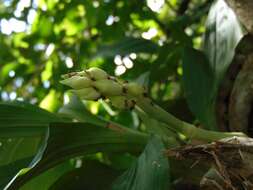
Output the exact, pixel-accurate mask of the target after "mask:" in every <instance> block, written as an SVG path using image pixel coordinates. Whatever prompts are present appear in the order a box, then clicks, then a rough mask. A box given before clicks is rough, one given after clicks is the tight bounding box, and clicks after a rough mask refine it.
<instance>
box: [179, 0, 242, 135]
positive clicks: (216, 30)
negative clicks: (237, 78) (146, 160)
mask: <svg viewBox="0 0 253 190" xmlns="http://www.w3.org/2000/svg"><path fill="white" fill-rule="evenodd" d="M242 35H243V34H242V29H241V26H240V23H239V21H238V20H237V18H236V15H235V14H234V12H233V11H232V9H230V8H229V7H228V6H227V4H226V3H225V1H224V0H216V1H215V2H213V5H212V6H211V8H210V11H209V14H208V17H207V21H206V32H205V36H204V45H203V47H204V48H203V50H204V53H205V55H206V56H207V59H206V58H204V55H201V53H200V52H197V51H191V50H189V49H187V50H185V51H184V52H185V53H184V58H183V67H184V75H183V80H184V84H185V88H186V98H187V101H188V104H189V107H190V108H191V110H192V112H193V113H194V114H195V116H196V117H197V119H199V121H200V122H201V123H202V124H203V125H204V127H206V128H208V129H212V130H217V126H216V118H215V103H216V96H217V92H218V89H219V86H220V82H221V80H222V79H223V77H224V75H225V73H226V71H227V68H228V67H229V65H230V63H231V62H232V59H233V56H234V51H235V47H236V45H237V43H238V42H239V40H240V39H241V37H242Z"/></svg>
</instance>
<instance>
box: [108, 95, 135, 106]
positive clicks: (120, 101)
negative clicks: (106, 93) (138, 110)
mask: <svg viewBox="0 0 253 190" xmlns="http://www.w3.org/2000/svg"><path fill="white" fill-rule="evenodd" d="M110 102H111V104H112V105H113V106H114V107H116V108H119V109H132V108H133V107H134V105H135V101H134V100H128V99H127V98H126V97H124V96H112V97H110Z"/></svg>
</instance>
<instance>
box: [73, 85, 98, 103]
mask: <svg viewBox="0 0 253 190" xmlns="http://www.w3.org/2000/svg"><path fill="white" fill-rule="evenodd" d="M71 92H73V93H75V94H76V95H77V96H79V97H80V98H81V99H84V100H97V99H99V98H100V97H101V94H100V93H99V92H98V91H97V90H95V89H94V88H92V87H89V88H83V89H80V90H71Z"/></svg>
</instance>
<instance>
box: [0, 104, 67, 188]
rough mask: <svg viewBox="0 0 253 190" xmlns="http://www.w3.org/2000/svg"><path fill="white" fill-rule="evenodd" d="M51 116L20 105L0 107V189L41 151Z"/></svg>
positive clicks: (43, 111)
mask: <svg viewBox="0 0 253 190" xmlns="http://www.w3.org/2000/svg"><path fill="white" fill-rule="evenodd" d="M57 121H58V122H59V121H63V120H62V119H61V118H59V117H58V116H56V115H55V114H52V113H49V112H47V111H45V110H42V109H40V108H38V107H37V106H34V105H30V104H27V103H24V102H5V103H0V144H1V146H0V188H1V189H3V187H4V186H5V185H6V184H7V183H8V182H9V181H10V180H11V178H13V176H14V175H16V173H17V172H18V171H19V170H21V169H22V168H26V167H27V166H28V165H29V164H30V163H31V161H32V159H33V157H34V156H35V154H36V153H37V151H38V150H39V148H40V147H41V143H43V141H44V138H45V134H46V132H47V130H48V126H49V122H57Z"/></svg>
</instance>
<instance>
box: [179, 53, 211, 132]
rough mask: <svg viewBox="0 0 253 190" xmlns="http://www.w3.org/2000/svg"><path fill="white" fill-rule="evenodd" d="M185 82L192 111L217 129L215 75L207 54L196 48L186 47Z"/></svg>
mask: <svg viewBox="0 0 253 190" xmlns="http://www.w3.org/2000/svg"><path fill="white" fill-rule="evenodd" d="M183 73H184V74H183V84H184V88H185V94H186V98H187V102H188V104H189V107H190V109H191V111H192V112H193V113H194V114H195V115H196V116H197V118H198V119H199V120H200V122H201V123H202V124H204V125H205V127H206V128H208V129H215V118H214V114H213V111H214V110H213V108H214V106H213V105H212V103H213V102H214V94H213V93H212V92H213V82H214V77H213V75H212V72H211V70H210V68H209V65H208V60H207V58H206V57H205V55H204V54H203V53H202V52H200V51H198V50H195V49H192V48H186V49H185V51H184V54H183Z"/></svg>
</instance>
